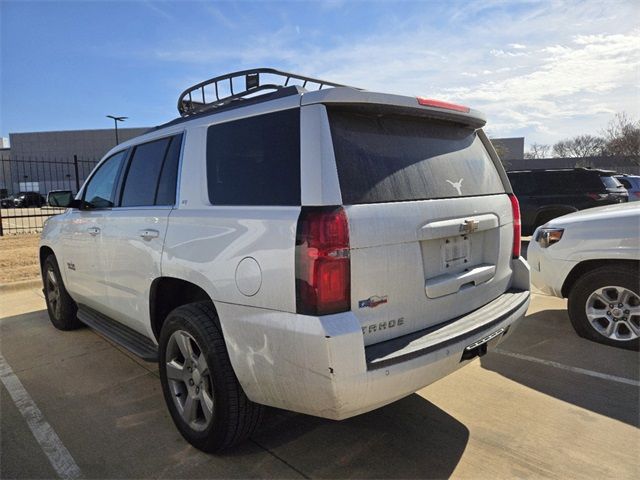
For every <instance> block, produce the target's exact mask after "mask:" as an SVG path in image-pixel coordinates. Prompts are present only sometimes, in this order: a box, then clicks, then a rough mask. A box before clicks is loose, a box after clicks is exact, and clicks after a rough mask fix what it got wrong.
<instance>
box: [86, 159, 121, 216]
mask: <svg viewBox="0 0 640 480" xmlns="http://www.w3.org/2000/svg"><path fill="white" fill-rule="evenodd" d="M125 156H126V150H125V151H123V152H120V153H116V154H115V155H113V156H111V157H109V158H108V159H107V160H105V162H104V163H103V164H102V165H100V167H99V168H98V170H97V171H96V172H95V174H94V175H93V176H92V177H91V180H89V183H88V184H87V187H86V188H85V193H84V201H85V202H87V203H88V204H89V205H90V206H91V207H92V208H110V207H113V205H114V203H115V190H116V188H115V187H116V184H117V179H118V173H119V172H120V167H121V166H122V162H123V161H124V158H125Z"/></svg>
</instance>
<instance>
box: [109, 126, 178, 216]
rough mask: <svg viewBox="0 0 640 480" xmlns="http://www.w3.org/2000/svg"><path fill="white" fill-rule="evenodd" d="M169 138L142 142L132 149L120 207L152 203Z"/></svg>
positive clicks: (141, 205)
mask: <svg viewBox="0 0 640 480" xmlns="http://www.w3.org/2000/svg"><path fill="white" fill-rule="evenodd" d="M170 140H171V139H170V138H163V139H161V140H156V141H154V142H149V143H143V144H142V145H138V146H137V147H135V149H134V150H133V154H132V156H131V161H130V162H129V167H128V169H127V173H126V177H125V181H124V188H123V189H122V201H121V202H120V206H121V207H143V206H149V205H153V204H154V202H155V197H156V189H157V187H158V179H159V178H160V172H161V171H162V164H163V162H164V157H165V155H166V154H167V147H168V146H169V142H170Z"/></svg>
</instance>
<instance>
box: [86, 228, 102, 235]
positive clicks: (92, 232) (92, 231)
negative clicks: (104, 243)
mask: <svg viewBox="0 0 640 480" xmlns="http://www.w3.org/2000/svg"><path fill="white" fill-rule="evenodd" d="M87 232H89V235H91V236H93V237H95V236H96V235H98V234H99V233H100V229H99V228H98V227H89V228H87Z"/></svg>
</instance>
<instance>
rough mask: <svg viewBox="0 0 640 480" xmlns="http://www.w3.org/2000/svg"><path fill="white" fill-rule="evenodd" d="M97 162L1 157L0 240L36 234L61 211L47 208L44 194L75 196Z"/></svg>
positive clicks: (72, 159) (75, 159)
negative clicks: (66, 191)
mask: <svg viewBox="0 0 640 480" xmlns="http://www.w3.org/2000/svg"><path fill="white" fill-rule="evenodd" d="M97 163H98V160H97V159H79V158H78V157H77V156H76V155H74V156H73V158H69V159H56V158H54V159H51V158H14V157H8V158H2V157H0V236H2V235H8V234H17V233H37V232H40V231H41V230H42V225H43V223H44V221H45V220H46V219H47V218H48V217H50V216H51V215H56V214H58V213H62V212H63V211H64V209H62V208H53V207H49V206H47V204H46V199H47V194H48V193H49V192H51V191H55V190H71V192H72V193H73V194H74V195H75V193H77V192H78V190H79V189H80V187H81V186H82V183H83V182H84V180H85V179H86V178H87V176H88V175H89V173H91V170H93V167H94V166H95V165H96V164H97Z"/></svg>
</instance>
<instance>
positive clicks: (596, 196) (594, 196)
mask: <svg viewBox="0 0 640 480" xmlns="http://www.w3.org/2000/svg"><path fill="white" fill-rule="evenodd" d="M587 195H588V196H589V197H591V198H592V199H594V200H604V199H605V198H607V194H606V193H587Z"/></svg>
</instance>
